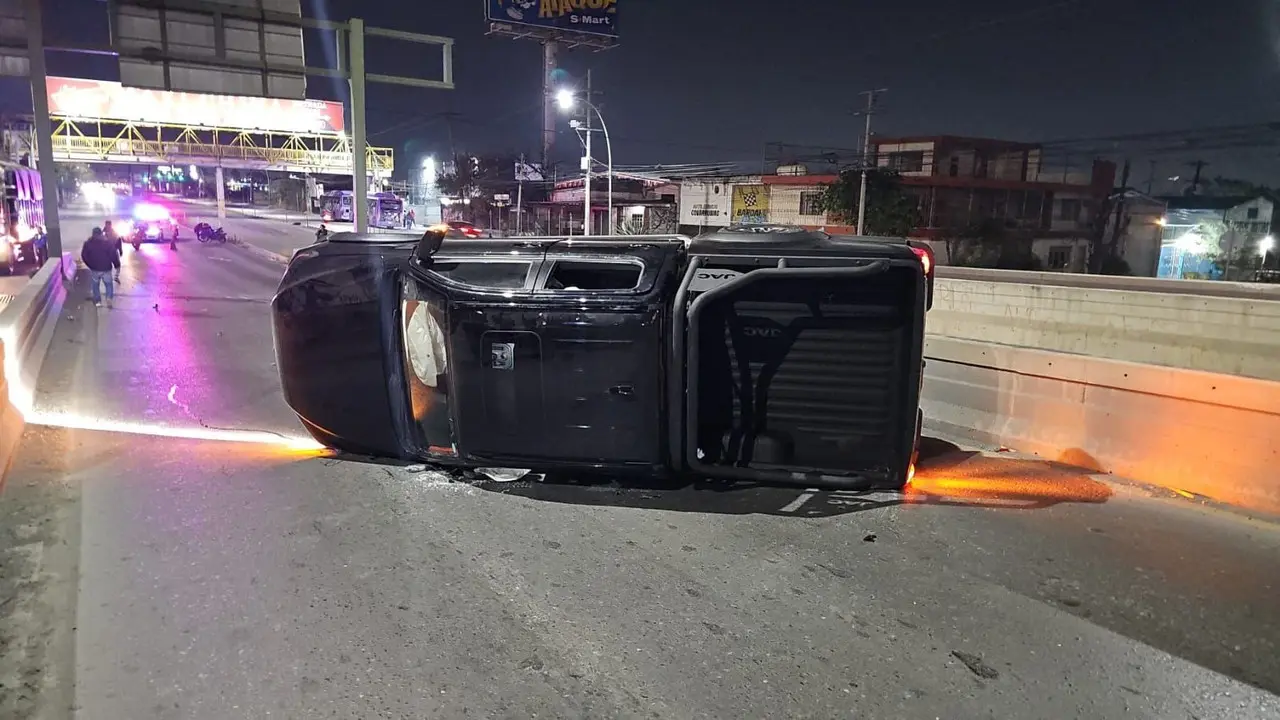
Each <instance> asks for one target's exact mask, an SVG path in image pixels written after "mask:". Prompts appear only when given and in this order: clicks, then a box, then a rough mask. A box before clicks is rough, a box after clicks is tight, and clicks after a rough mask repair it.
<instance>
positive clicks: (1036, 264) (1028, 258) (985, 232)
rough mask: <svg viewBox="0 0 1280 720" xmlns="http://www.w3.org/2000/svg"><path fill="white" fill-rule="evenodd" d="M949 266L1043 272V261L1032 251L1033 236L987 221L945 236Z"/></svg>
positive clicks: (998, 222) (993, 220) (991, 220)
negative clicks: (1041, 270)
mask: <svg viewBox="0 0 1280 720" xmlns="http://www.w3.org/2000/svg"><path fill="white" fill-rule="evenodd" d="M943 241H944V242H945V243H946V246H947V263H948V264H950V265H959V266H963V267H982V268H998V269H1001V270H1040V269H1042V268H1043V265H1042V263H1041V262H1040V258H1039V257H1037V256H1036V254H1035V253H1033V252H1032V251H1031V237H1030V235H1028V234H1027V233H1026V232H1020V231H1014V230H1010V229H1009V228H1007V227H1005V225H1004V223H1003V222H1001V221H1000V220H997V219H994V218H988V219H986V220H981V221H979V222H976V223H974V224H973V225H969V226H967V227H963V228H958V229H954V230H952V231H951V232H949V233H948V234H947V235H946V236H944V237H943Z"/></svg>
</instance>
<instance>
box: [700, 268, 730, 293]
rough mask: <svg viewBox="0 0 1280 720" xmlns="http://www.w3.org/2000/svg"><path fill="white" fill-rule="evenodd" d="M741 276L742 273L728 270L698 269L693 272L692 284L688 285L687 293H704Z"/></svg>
mask: <svg viewBox="0 0 1280 720" xmlns="http://www.w3.org/2000/svg"><path fill="white" fill-rule="evenodd" d="M741 275H742V273H740V272H738V271H737V270H730V269H728V268H698V269H697V270H695V271H694V272H693V282H691V283H689V291H690V292H706V291H708V290H710V289H711V288H714V287H719V286H721V285H723V284H725V283H727V282H729V281H730V280H732V279H734V278H736V277H740V276H741Z"/></svg>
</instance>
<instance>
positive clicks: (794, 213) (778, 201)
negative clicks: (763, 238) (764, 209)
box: [769, 185, 827, 225]
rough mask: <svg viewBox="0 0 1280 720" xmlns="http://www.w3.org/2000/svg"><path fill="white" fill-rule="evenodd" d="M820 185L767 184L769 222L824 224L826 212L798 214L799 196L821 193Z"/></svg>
mask: <svg viewBox="0 0 1280 720" xmlns="http://www.w3.org/2000/svg"><path fill="white" fill-rule="evenodd" d="M823 189H824V188H823V187H822V186H818V185H801V186H789V185H770V186H769V222H774V223H783V224H786V225H825V224H826V223H827V216H826V213H819V214H817V215H801V214H800V197H801V196H802V195H804V194H805V193H818V194H819V195H820V194H822V191H823Z"/></svg>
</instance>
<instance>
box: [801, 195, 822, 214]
mask: <svg viewBox="0 0 1280 720" xmlns="http://www.w3.org/2000/svg"><path fill="white" fill-rule="evenodd" d="M800 214H801V215H822V214H823V210H822V193H821V192H816V191H810V192H802V193H800Z"/></svg>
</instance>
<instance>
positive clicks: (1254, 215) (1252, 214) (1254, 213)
mask: <svg viewBox="0 0 1280 720" xmlns="http://www.w3.org/2000/svg"><path fill="white" fill-rule="evenodd" d="M1245 214H1246V215H1248V216H1249V219H1250V220H1257V219H1258V208H1256V207H1251V208H1249V209H1248V210H1246V211H1245Z"/></svg>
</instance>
